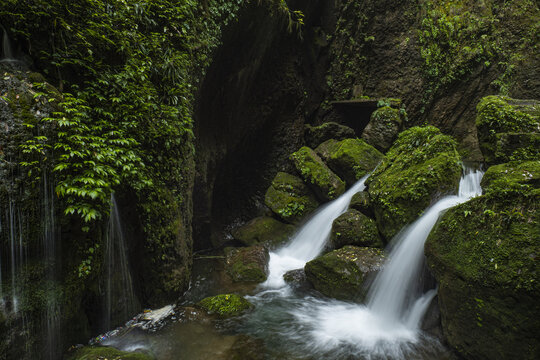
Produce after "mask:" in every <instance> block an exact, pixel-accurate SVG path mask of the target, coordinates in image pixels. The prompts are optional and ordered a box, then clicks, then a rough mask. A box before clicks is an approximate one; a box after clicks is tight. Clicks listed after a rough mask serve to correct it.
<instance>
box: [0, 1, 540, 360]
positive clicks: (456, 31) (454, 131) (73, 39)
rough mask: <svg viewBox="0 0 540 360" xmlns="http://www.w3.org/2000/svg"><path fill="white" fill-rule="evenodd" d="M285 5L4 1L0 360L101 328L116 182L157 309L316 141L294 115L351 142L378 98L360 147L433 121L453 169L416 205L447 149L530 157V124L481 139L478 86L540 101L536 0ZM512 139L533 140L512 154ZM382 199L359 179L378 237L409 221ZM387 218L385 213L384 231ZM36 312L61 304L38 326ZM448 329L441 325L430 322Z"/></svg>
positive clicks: (133, 250) (135, 261)
mask: <svg viewBox="0 0 540 360" xmlns="http://www.w3.org/2000/svg"><path fill="white" fill-rule="evenodd" d="M287 3H288V7H289V8H288V9H287V8H286V7H285V8H284V7H283V6H282V5H283V3H282V2H281V1H270V0H269V1H267V2H265V1H255V0H254V1H249V2H240V1H212V0H208V1H202V2H200V6H199V2H197V4H195V2H174V1H169V0H155V1H152V2H148V3H147V4H146V5H144V6H140V5H139V4H138V2H137V1H129V0H128V1H125V2H111V3H109V2H105V1H82V2H76V3H73V2H70V1H56V2H49V1H34V2H20V1H17V0H6V1H3V2H2V4H1V5H0V24H1V25H2V27H0V32H2V35H4V32H5V33H6V34H7V35H8V37H9V38H10V39H11V53H10V54H7V53H6V50H5V49H6V47H5V46H3V47H2V49H3V50H2V53H1V54H0V58H1V59H2V60H9V59H6V58H9V57H13V58H15V59H16V60H17V62H12V61H6V62H2V64H3V65H5V66H4V67H3V70H2V73H1V76H2V79H3V82H2V84H1V89H2V91H1V93H0V96H1V98H0V136H1V137H0V177H1V178H0V200H1V203H0V206H1V209H0V211H1V213H0V216H1V219H2V224H1V225H2V230H1V236H0V242H1V243H0V251H1V253H0V258H1V270H2V272H1V273H2V280H1V282H2V288H1V289H0V291H1V293H2V298H3V300H4V301H3V305H2V306H3V310H4V312H3V314H5V315H0V329H2V333H4V332H3V330H4V329H10V330H9V331H8V332H6V334H7V335H6V336H5V337H3V338H2V339H0V350H2V351H0V358H1V357H2V356H4V357H7V358H12V359H22V358H24V357H25V356H26V357H27V358H39V357H42V358H47V357H48V355H46V354H50V353H58V350H59V351H60V352H61V351H63V350H64V349H65V348H66V346H67V345H69V344H72V343H76V342H84V341H85V340H86V339H87V338H88V337H89V336H91V335H95V334H96V333H97V332H98V331H101V330H103V329H102V328H101V326H102V322H101V316H102V314H101V312H102V311H103V310H100V307H101V306H102V304H101V301H102V300H101V299H100V297H101V296H102V295H103V293H102V284H100V281H102V277H103V274H104V272H103V270H104V269H103V264H102V262H103V260H102V259H103V256H104V240H103V237H104V236H103V235H104V232H105V228H106V224H107V219H108V217H109V209H110V207H109V206H110V202H111V196H112V194H113V193H114V194H115V197H116V200H117V204H118V208H119V209H120V214H121V221H122V224H123V228H124V233H125V234H124V235H125V238H126V239H127V240H126V242H127V248H128V259H129V263H130V264H131V268H132V269H131V270H132V274H131V276H132V279H133V283H134V292H135V294H136V296H137V297H138V299H139V301H140V302H141V304H143V305H145V306H156V305H160V304H163V303H165V302H169V301H174V300H175V299H176V298H177V297H178V296H180V295H181V293H182V291H183V290H185V289H186V288H187V286H188V284H189V279H190V268H191V262H192V250H193V247H194V248H195V249H196V250H202V249H207V248H211V247H215V246H219V245H222V244H223V243H224V242H225V241H226V239H227V237H226V236H225V235H227V232H228V231H227V230H228V229H229V228H230V225H231V224H232V223H238V222H244V221H246V220H249V219H250V218H253V217H254V216H256V215H257V216H268V215H270V212H269V210H268V209H267V208H266V206H265V205H264V196H265V191H266V189H268V187H269V186H270V185H271V184H272V180H273V179H274V176H275V174H276V173H278V172H279V171H282V172H285V173H294V163H293V162H291V161H290V160H289V155H290V154H292V153H293V152H295V151H297V150H298V149H300V148H302V146H304V145H309V146H310V147H312V148H315V147H316V146H317V145H319V144H305V143H304V142H305V141H304V128H305V125H320V124H322V123H326V122H329V121H335V122H337V123H340V124H346V125H348V126H350V127H351V128H352V129H354V131H355V132H356V136H357V137H361V136H362V135H363V132H364V128H365V127H366V125H367V123H368V121H369V119H370V117H371V114H372V113H373V112H374V111H375V110H376V109H377V108H383V109H384V108H386V110H388V111H386V112H388V113H391V114H392V115H393V120H392V121H389V122H388V124H389V126H390V127H391V130H392V132H391V133H389V134H385V135H388V136H384V137H381V139H383V140H384V144H382V143H381V144H378V145H375V144H372V145H375V146H376V147H378V148H379V147H380V149H381V150H382V149H383V148H384V149H386V148H387V147H388V146H389V144H390V143H391V141H390V140H389V139H392V140H393V139H394V137H395V135H396V133H397V129H398V128H399V129H401V128H410V127H412V126H413V125H425V124H427V125H435V126H437V127H438V128H439V129H441V132H442V133H441V134H439V133H438V132H437V131H436V130H433V129H431V128H427V130H423V131H425V132H428V133H427V135H426V134H424V135H426V136H424V135H422V134H416V135H418V136H419V139H418V141H419V144H420V143H422V144H428V145H426V148H429V149H431V147H430V146H432V145H431V142H434V145H433V146H434V147H433V149H438V148H437V146H439V145H440V146H443V145H444V149H443V150H444V151H443V150H441V154H442V155H444V156H443V157H444V159H441V162H437V164H434V165H433V166H439V165H440V164H443V165H444V164H450V165H448V166H446V165H444V166H446V167H445V170H447V172H445V174H448V177H447V179H446V180H448V182H449V183H450V184H448V185H444V186H441V188H437V187H436V186H435V187H433V188H426V189H421V190H422V191H424V190H426V192H429V194H427V195H426V194H424V195H425V196H424V197H422V199H424V198H428V197H429V198H431V196H433V195H434V194H435V193H436V192H437V191H440V193H447V192H451V191H452V190H453V189H454V188H455V185H456V184H455V178H457V176H458V175H456V174H457V173H458V171H457V170H456V169H457V167H456V166H457V165H456V164H457V159H458V157H457V155H456V154H457V152H459V153H460V155H461V156H462V158H465V159H468V160H475V161H482V160H483V159H484V156H485V158H486V160H487V161H488V162H490V164H491V163H496V162H502V160H504V161H507V160H531V159H530V157H531V156H535V155H534V154H535V153H534V150H535V145H534V144H537V137H535V136H536V135H534V134H533V135H531V136H529V137H527V136H528V135H520V134H525V133H526V134H531V133H534V131H532V130H531V129H529V128H501V129H500V130H496V129H491V128H490V127H489V126H488V127H487V128H486V127H485V126H484V127H483V125H482V126H479V127H478V129H479V131H481V132H482V134H479V136H477V131H476V126H475V124H476V122H477V119H476V106H477V104H478V103H480V100H481V99H482V98H483V97H484V96H486V95H491V94H503V95H505V96H510V97H511V98H521V99H531V98H537V97H538V93H539V89H540V80H539V74H540V71H539V68H540V65H539V63H538V59H537V57H535V55H536V54H538V52H539V51H538V50H539V49H538V46H539V45H538V44H539V42H538V38H537V34H538V32H539V31H538V30H539V29H538V26H539V25H538V24H539V23H540V22H539V21H538V19H539V10H538V5H537V4H536V2H534V1H529V0H526V1H507V2H504V3H503V2H499V1H492V0H486V1H481V2H474V4H471V2H467V1H458V0H452V1H437V2H436V1H430V0H421V1H407V0H400V1H391V0H384V1H375V0H370V1H356V0H340V1H322V0H319V1H313V0H296V1H293V0H291V1H287ZM272 4H273V5H272ZM276 4H277V5H276ZM294 10H298V11H301V13H295V12H293V11H294ZM269 14H270V15H271V16H269ZM60 20H61V21H60ZM222 34H223V35H222ZM15 63H16V64H19V65H13V64H15ZM387 98H399V99H402V101H401V102H398V101H396V100H390V99H387ZM336 100H340V101H341V102H338V103H333V102H334V101H336ZM349 100H352V101H349ZM360 100H362V101H363V102H362V101H360ZM502 101H504V102H505V104H506V105H508V106H511V107H512V106H520V105H519V104H517V103H515V102H511V101H508V100H507V99H506V98H502ZM503 105H504V104H503ZM389 109H390V110H391V109H393V110H392V111H389ZM486 109H491V108H489V107H486ZM398 112H399V116H398ZM377 113H381V114H382V113H383V111H378V112H377ZM486 114H488V112H486ZM381 116H382V115H381ZM486 119H488V120H487V123H488V124H490V122H489V121H491V120H489V116H487V115H486ZM478 121H480V122H481V123H482V124H485V123H486V122H484V121H483V120H478ZM382 128H384V122H381V123H380V124H379V125H378V126H376V127H372V128H371V129H368V130H369V131H368V133H369V136H367V135H366V136H365V137H364V136H363V138H365V139H368V138H371V139H379V137H377V136H375V135H377V134H374V132H375V133H376V131H374V130H373V129H382ZM424 129H426V128H424ZM485 129H487V132H485V133H484V132H483V131H484V130H485ZM491 130H494V131H495V133H491ZM414 132H415V130H413V133H414ZM516 134H517V135H516ZM351 135H352V134H349V135H348V136H346V137H347V138H351V137H353V136H351ZM446 135H452V136H454V137H455V138H456V139H457V143H454V142H453V141H450V140H448V138H447V137H446ZM421 136H424V137H421ZM420 137H421V138H420ZM479 137H480V144H479V142H478V138H479ZM512 139H519V142H520V143H523V144H525V143H527V144H532V146H530V147H518V148H520V149H525V150H523V151H521V150H520V151H517V152H516V149H517V148H515V146H514V145H515V144H516V141H513V140H512ZM324 140H327V139H324ZM337 140H341V139H337ZM428 140H429V141H428ZM353 141H354V140H353ZM399 141H400V140H399V139H398V144H399ZM383 145H384V146H383ZM490 146H491V147H490ZM396 149H399V147H396ZM481 149H482V151H484V150H485V149H488V150H489V149H492V152H489V153H488V152H484V153H482V152H481ZM506 149H509V150H508V152H506ZM410 150H411V153H410V156H411V157H413V158H414V159H413V160H414V161H413V162H411V165H412V167H411V168H413V167H414V166H415V165H419V166H420V165H422V166H423V165H426V166H425V167H423V170H426V172H425V173H426V174H427V175H426V176H429V169H430V168H429V166H430V165H432V164H421V159H419V158H418V159H417V158H416V157H421V155H422V154H421V151H422V150H421V149H420V150H418V149H410ZM517 150H519V149H517ZM529 150H530V151H529ZM394 151H398V150H394ZM399 151H402V150H399ZM403 151H405V152H408V151H409V149H403ZM430 151H431V150H430ZM431 155H432V154H431V153H430V156H431ZM442 155H441V156H442ZM505 157H510V158H508V159H506V158H505ZM491 159H495V160H493V161H492V160H491ZM442 160H447V161H446V162H444V161H442ZM383 165H384V169H385V174H387V175H389V176H390V175H392V174H394V175H395V174H398V173H399V170H400V169H399V164H394V163H392V156H389V157H388V159H387V160H386V161H385V163H383ZM443 165H441V166H443ZM444 166H443V167H444ZM423 173H424V172H423ZM505 174H506V173H505ZM354 175H356V174H354ZM396 176H397V175H396ZM396 176H394V178H396ZM505 176H506V175H505ZM503 178H504V177H503ZM416 180H418V179H416ZM416 180H415V181H416ZM430 180H431V179H430ZM440 180H441V179H433V181H434V183H437V184H439V183H442V182H441V181H440ZM420 185H421V184H420V183H419V187H420ZM341 190H342V189H341V188H340V189H339V191H341ZM339 191H337V192H339ZM384 193H385V189H384V184H379V185H377V184H375V183H374V184H373V185H372V186H371V188H370V194H372V196H373V197H374V200H375V202H374V204H375V205H374V207H378V208H379V210H377V213H376V217H377V225H378V228H379V231H381V233H383V234H384V235H385V237H390V236H391V235H392V234H394V233H395V232H396V231H397V229H398V227H399V226H400V225H401V224H404V223H406V222H408V221H411V220H412V218H413V217H412V216H409V214H403V213H400V212H399V202H400V201H402V202H406V201H410V200H411V199H413V200H415V199H416V198H420V197H421V196H419V194H401V195H400V196H398V199H397V200H396V202H397V204H395V205H391V204H390V203H389V202H390V201H391V200H392V201H393V200H395V199H391V198H390V197H386V195H385V194H384ZM326 195H331V196H328V197H332V196H333V195H332V194H329V192H328V191H327V192H326ZM428 195H429V196H428ZM392 196H393V195H392ZM396 196H397V195H396ZM411 196H412V198H410V197H411ZM486 196H488V195H487V194H486ZM482 199H484V200H481V201H488V200H489V198H482ZM479 201H480V200H479ZM527 201H528V200H527ZM314 202H315V200H313V203H314ZM424 202H425V201H424V200H422V201H420V202H419V204H418V206H417V207H418V209H416V210H415V212H416V213H415V215H418V213H419V212H420V211H421V209H420V208H421V207H423V206H426V205H427V203H424ZM490 204H491V203H486V206H491V205H490ZM528 204H534V203H528ZM391 206H394V207H391ZM471 206H472V205H471ZM478 206H480V205H478ZM497 206H503V205H493V209H492V210H491V211H493V212H496V213H497V214H498V213H499V212H498V211H499V210H498V209H499V207H497ZM523 206H525V205H523ZM527 206H529V205H527ZM531 206H532V205H531ZM501 209H502V208H501ZM503 210H504V209H503ZM503 210H501V211H503ZM393 211H394V212H395V213H392V212H393ZM468 211H470V213H469V212H467V214H468V215H467V216H472V215H475V216H476V212H475V211H476V210H475V209H472V208H471V210H468ZM478 211H480V210H478ZM482 211H483V210H482ZM504 211H507V210H504ZM521 213H523V211H521ZM449 214H450V213H449ZM523 214H524V215H523V216H524V217H526V215H525V213H523ZM302 215H303V214H302ZM394 215H395V216H394ZM481 215H482V216H488V215H484V213H483V212H482V213H481ZM463 216H465V215H463ZM497 216H498V215H497ZM512 216H514V215H512ZM516 216H517V215H516ZM53 217H54V219H55V224H56V225H55V227H54V230H51V227H50V224H51V222H50V220H51V218H53ZM299 218H300V216H299ZM384 219H394V220H395V224H394V223H392V226H391V227H388V228H387V227H385V225H384V224H383V222H384V221H383V220H384ZM505 219H506V218H505ZM515 219H517V220H516V221H518V220H519V221H523V220H522V218H519V217H517V218H516V217H515V216H514V217H511V220H512V221H514V220H515ZM501 221H503V220H501ZM504 221H507V220H504ZM15 223H16V224H17V225H13V224H15ZM19 224H22V225H19ZM47 224H49V225H47ZM15 226H16V227H15ZM441 226H442V225H441ZM471 226H472V225H471ZM6 229H10V230H13V229H17V234H16V235H17V236H14V235H13V236H12V234H11V233H10V232H9V231H7V230H6ZM51 238H54V239H55V241H54V242H53V243H54V244H55V247H54V248H51V247H49V246H48V245H46V244H50V242H49V240H50V239H51ZM15 239H16V240H15ZM48 239H49V240H48ZM386 240H388V239H386ZM12 243H13V245H14V247H13V248H14V249H17V251H18V252H15V251H14V252H13V254H14V256H12V251H11V249H12V247H11V244H12ZM19 248H20V249H22V250H21V251H19V250H18V249H19ZM13 259H14V260H13ZM44 259H56V260H58V259H61V260H62V261H52V265H51V263H50V262H48V261H43V260H44ZM441 261H442V260H441ZM494 261H495V260H494ZM497 264H498V263H497ZM12 265H13V266H12ZM498 266H499V265H498ZM436 274H437V273H436ZM441 274H442V272H441ZM442 276H443V275H441V279H442ZM445 276H446V275H445ZM12 279H14V280H13V281H12ZM497 281H499V280H497ZM442 283H443V282H442V280H441V284H442ZM21 285H22V286H21ZM443 287H444V286H442V285H441V291H442V292H444V290H443ZM463 291H465V290H463ZM520 291H522V290H520ZM523 291H529V290H527V289H525V290H523ZM14 294H15V295H17V296H13V295H14ZM15 298H18V299H20V302H19V303H18V304H15V301H14V299H15ZM51 299H54V301H52V302H51V301H50V300H51ZM481 300H482V301H487V300H485V299H481ZM441 301H443V300H442V297H441ZM45 304H47V306H45ZM16 306H19V307H18V309H17V311H15V307H16ZM443 307H444V306H443ZM486 308H487V307H486ZM51 314H53V315H54V314H60V316H59V317H56V319H58V318H59V319H60V320H59V322H58V323H56V325H54V326H53V328H51V327H50V326H51V325H50V324H48V323H47V321H46V320H47V319H48V318H49V316H51ZM486 318H487V317H486ZM28 319H32V320H33V321H31V323H33V324H35V326H34V325H32V328H31V329H29V328H28V326H27V325H25V324H28V323H29V322H28V321H27V320H28ZM118 322H119V323H120V322H121V320H120V319H119V321H118ZM443 322H444V323H445V324H450V323H451V322H450V320H449V318H445V317H444V315H443ZM25 326H26V327H25ZM48 326H49V328H48ZM55 327H56V328H55ZM487 328H488V326H484V327H483V329H487ZM533 330H534V329H533ZM50 333H53V334H56V335H55V336H56V338H55V339H56V340H57V342H55V341H56V340H54V339H51V338H47V336H46V335H47V334H50ZM21 335H23V336H21ZM452 336H453V335H452V332H451V331H450V332H448V337H449V340H450V339H454V338H455V339H457V340H455V341H454V342H452V344H458V345H455V347H456V348H458V349H459V350H460V351H461V352H462V353H464V354H466V355H468V354H473V351H472V350H471V351H470V352H469V350H463V349H465V347H460V346H461V345H459V336H461V335H455V336H454V338H453V337H452ZM45 348H46V350H44V349H45ZM4 349H7V350H6V351H4ZM42 350H43V351H42ZM474 356H476V355H474ZM471 357H473V355H471Z"/></svg>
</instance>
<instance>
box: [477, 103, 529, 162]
mask: <svg viewBox="0 0 540 360" xmlns="http://www.w3.org/2000/svg"><path fill="white" fill-rule="evenodd" d="M476 110H477V117H476V127H477V130H478V140H479V144H480V149H481V150H482V154H483V155H484V158H485V160H486V162H487V163H489V164H496V163H502V162H507V161H509V160H534V159H537V158H538V156H539V153H540V150H539V148H538V144H539V137H538V133H540V102H539V101H536V100H517V99H511V98H509V97H505V96H494V95H492V96H486V97H484V98H483V99H482V100H481V101H480V102H479V103H478V106H477V107H476ZM531 133H535V134H536V135H532V134H531Z"/></svg>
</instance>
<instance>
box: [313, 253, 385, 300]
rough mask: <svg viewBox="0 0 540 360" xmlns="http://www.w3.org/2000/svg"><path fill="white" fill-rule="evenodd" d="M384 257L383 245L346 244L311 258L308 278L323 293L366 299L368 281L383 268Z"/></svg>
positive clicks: (352, 298) (331, 295)
mask: <svg viewBox="0 0 540 360" xmlns="http://www.w3.org/2000/svg"><path fill="white" fill-rule="evenodd" d="M384 261H385V256H384V252H383V251H382V250H381V249H374V248H365V247H356V246H345V247H343V248H341V249H339V250H334V251H332V252H329V253H327V254H325V255H323V256H320V257H318V258H316V259H314V260H311V261H309V262H308V263H307V264H306V266H305V267H304V271H305V273H306V277H307V279H308V281H309V282H310V283H311V284H312V285H313V287H314V288H315V289H316V290H318V291H319V292H321V293H322V294H324V295H326V296H329V297H333V298H336V299H340V300H354V301H362V300H363V299H364V298H365V296H366V294H367V290H366V288H365V286H364V281H365V280H366V279H367V278H368V276H370V275H373V274H374V273H376V272H377V271H379V270H380V269H381V268H382V266H383V264H384Z"/></svg>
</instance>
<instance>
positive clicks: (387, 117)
mask: <svg viewBox="0 0 540 360" xmlns="http://www.w3.org/2000/svg"><path fill="white" fill-rule="evenodd" d="M406 116H407V114H406V112H405V109H401V110H400V109H394V108H391V107H390V106H384V107H380V108H378V109H377V110H375V111H374V112H373V113H372V114H371V118H370V120H369V123H368V124H367V126H366V128H365V129H364V131H363V132H362V139H363V140H365V141H366V142H367V143H368V144H370V145H372V146H374V147H375V148H377V149H378V150H380V151H383V152H385V151H387V150H388V149H389V148H390V147H391V146H392V143H393V142H394V140H395V138H396V137H397V135H398V133H399V131H400V130H401V126H402V118H406Z"/></svg>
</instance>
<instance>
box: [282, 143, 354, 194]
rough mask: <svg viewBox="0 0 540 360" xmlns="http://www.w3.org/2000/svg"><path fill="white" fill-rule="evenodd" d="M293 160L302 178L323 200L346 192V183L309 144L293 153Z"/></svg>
mask: <svg viewBox="0 0 540 360" xmlns="http://www.w3.org/2000/svg"><path fill="white" fill-rule="evenodd" d="M291 160H292V161H293V162H294V165H295V167H296V169H297V170H298V172H299V173H300V175H301V176H302V178H303V179H304V180H305V181H306V182H307V183H308V184H309V185H311V187H312V188H313V190H314V191H315V193H316V194H317V195H318V196H319V197H320V198H321V199H322V200H332V199H335V198H337V197H338V196H339V195H341V194H343V193H344V192H345V183H344V182H343V181H342V180H341V179H340V178H339V177H338V176H337V175H336V174H334V173H333V172H332V171H331V170H330V169H329V168H328V166H326V165H325V164H324V162H323V161H322V160H321V158H320V157H319V156H318V155H317V154H316V153H315V152H314V151H313V150H312V149H310V148H308V147H307V146H304V147H302V148H300V150H298V151H297V152H295V153H293V154H292V155H291Z"/></svg>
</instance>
